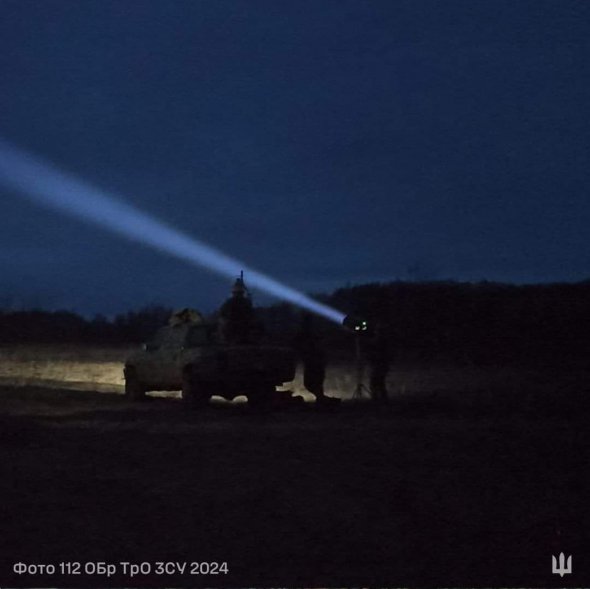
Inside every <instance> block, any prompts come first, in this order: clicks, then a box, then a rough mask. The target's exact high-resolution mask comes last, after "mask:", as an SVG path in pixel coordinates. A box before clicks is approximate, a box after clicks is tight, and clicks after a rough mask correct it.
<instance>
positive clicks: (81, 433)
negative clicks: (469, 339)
mask: <svg viewBox="0 0 590 589" xmlns="http://www.w3.org/2000/svg"><path fill="white" fill-rule="evenodd" d="M62 358H63V355H62ZM103 358H104V364H105V366H107V367H108V373H109V374H115V372H116V370H115V366H116V365H117V361H116V359H113V357H108V354H106V353H105V354H104V355H103ZM13 361H17V360H16V359H15V358H13ZM20 361H23V362H25V360H24V356H23V353H22V350H21V354H20ZM74 361H75V360H74V359H73V358H72V357H71V356H70V357H68V358H63V362H64V363H68V362H70V363H71V362H74ZM77 361H78V362H79V363H82V364H83V362H86V361H88V362H90V363H91V364H92V363H95V364H98V361H97V360H96V358H94V359H91V360H88V358H86V359H85V360H84V359H80V358H79V359H78V360H77ZM4 362H7V361H6V360H4ZM52 362H57V358H54V359H53V360H51V361H50V362H49V363H48V365H47V366H48V369H52V368H51V363H52ZM37 368H38V366H37ZM62 368H63V366H62ZM55 370H56V372H55V373H54V374H55V375H58V374H62V373H60V372H59V369H57V368H56V369H55ZM441 370H442V369H441ZM111 371H112V372H111ZM424 372H425V373H426V374H428V371H424ZM39 374H41V375H42V376H41V377H40V378H43V377H44V376H45V373H43V372H40V373H39ZM64 374H65V373H63V374H62V379H63V380H65V378H64ZM92 374H93V375H95V374H96V373H92ZM408 374H409V372H408ZM431 377H432V378H434V377H433V376H432V375H431ZM93 378H96V376H93ZM429 378H430V377H429ZM449 378H450V377H449ZM456 378H457V377H456ZM498 378H500V376H498ZM503 378H506V375H504V376H503ZM520 378H521V381H520V382H521V384H520V385H519V386H520V387H522V386H524V385H522V383H523V382H525V380H526V378H525V375H521V376H520ZM529 378H531V376H530V375H529ZM554 378H557V377H556V376H554ZM576 378H580V375H578V376H577V377H576ZM76 379H78V375H76ZM76 379H73V380H72V381H71V382H76V381H77V380H76ZM465 381H466V382H470V381H468V379H466V380H465ZM562 381H563V382H562V389H561V390H562V391H564V390H571V391H573V390H574V389H575V385H574V382H575V380H574V377H573V376H572V375H570V376H563V378H562ZM98 382H100V381H98ZM427 382H430V381H427ZM456 382H460V379H457V380H456ZM505 382H506V381H505ZM515 382H516V381H515ZM555 382H557V381H554V383H555ZM577 382H578V388H579V389H580V390H582V389H583V384H581V382H582V381H580V380H578V381H577ZM586 382H587V381H586ZM539 383H541V379H540V376H538V375H537V377H536V380H532V381H531V382H530V383H529V387H528V391H529V392H531V391H536V390H538V389H539V386H540V384H539ZM106 384H109V383H106ZM110 384H120V383H110ZM435 384H436V383H435ZM484 384H485V383H484ZM446 386H447V385H445V387H443V386H440V387H435V386H434V385H433V386H432V390H431V391H430V392H428V391H427V388H428V387H425V386H424V385H423V389H422V392H424V395H422V396H421V395H420V394H418V393H417V392H416V393H415V394H410V393H408V390H407V389H406V391H405V392H404V393H402V392H401V391H399V394H397V395H394V398H393V402H392V403H391V404H390V405H389V406H387V407H384V408H383V407H378V408H377V407H373V406H372V405H370V404H367V403H344V404H342V406H341V407H340V408H338V409H337V410H335V411H330V412H320V411H317V410H316V409H315V407H314V406H313V404H305V405H303V406H299V407H295V408H293V409H292V410H290V411H287V410H284V411H279V412H275V413H272V414H264V415H262V414H257V413H254V412H253V411H251V410H250V409H249V407H248V406H247V405H245V404H237V405H231V404H222V403H213V404H212V405H211V406H210V407H209V408H206V409H205V410H203V411H201V412H193V413H187V412H186V411H185V410H184V408H183V406H182V404H181V403H180V402H179V401H178V400H177V399H174V398H155V399H153V400H151V401H148V402H146V403H143V404H139V405H131V404H129V403H128V402H127V401H126V400H125V399H124V398H123V397H122V396H121V395H120V394H116V393H108V392H101V393H98V392H93V391H91V390H79V389H75V388H63V387H62V388H55V387H51V388H50V387H39V386H37V387H34V386H31V385H27V386H3V387H0V465H1V468H2V476H1V478H0V497H1V499H2V500H1V502H0V518H1V521H2V526H1V527H2V534H0V583H1V584H2V585H3V586H6V585H17V584H18V585H25V586H26V585H28V586H47V585H49V584H51V585H53V586H56V585H58V584H64V583H66V582H67V583H68V584H69V585H71V586H87V585H96V586H106V585H119V586H140V585H143V586H146V585H154V586H157V585H159V586H180V585H192V586H209V587H210V586H220V585H233V586H236V585H242V586H245V585H249V586H254V585H261V584H266V585H274V586H281V585H282V586H285V585H291V586H295V585H298V586H303V585H307V586H314V585H315V586H336V585H339V586H346V585H348V586H350V585H357V586H361V585H364V586H367V585H397V586H400V585H417V584H431V585H432V584H438V585H445V586H451V585H456V586H458V585H469V586H481V585H484V584H487V585H488V586H490V585H496V586H499V585H504V586H506V585H512V586H547V585H555V586H559V585H562V582H561V580H560V578H559V577H556V576H554V575H551V570H550V568H551V562H550V559H551V555H552V554H556V553H558V552H560V551H564V552H565V553H566V554H573V555H574V567H576V568H575V571H576V573H575V575H572V577H571V585H577V586H581V585H582V584H583V580H586V581H588V580H589V578H588V577H589V576H588V568H587V566H588V560H587V554H588V550H587V548H588V544H587V542H586V533H587V532H586V531H587V529H588V527H587V524H588V521H587V519H586V518H587V515H586V503H587V496H588V488H587V485H586V482H585V476H584V471H585V469H586V468H587V464H588V428H587V426H586V420H587V414H583V413H580V412H578V413H572V412H562V413H559V412H551V411H541V412H537V411H535V409H536V406H535V405H534V404H533V405H532V406H531V405H529V406H527V405H526V404H525V405H521V406H519V407H518V409H519V410H518V411H508V410H502V411H500V410H496V411H490V408H491V407H490V405H489V404H485V403H484V404H483V405H482V406H481V407H480V409H481V410H479V411H477V410H476V408H477V404H472V405H469V404H467V405H460V404H459V405H458V404H457V402H456V400H454V398H453V397H452V396H448V395H445V394H443V392H440V393H439V394H437V393H436V390H437V389H439V390H440V391H444V390H446ZM448 386H450V385H448ZM477 386H480V385H479V384H478V385H477ZM495 386H496V385H495ZM497 386H499V383H497ZM546 386H547V389H548V388H549V385H546ZM553 386H556V385H555V384H554V385H553ZM473 387H474V388H473V389H472V393H473V394H476V391H477V390H478V389H477V387H476V386H475V385H473ZM568 387H569V388H568ZM489 390H491V391H492V393H489V395H491V397H490V398H492V397H494V395H495V394H496V393H494V391H495V389H493V388H491V389H489ZM496 392H497V391H496ZM522 392H524V393H526V392H527V390H526V389H522ZM514 393H515V391H514V390H512V391H511V394H514ZM482 394H483V393H482ZM531 395H532V393H531V394H530V395H529V396H531ZM525 397H526V395H525ZM481 398H482V399H483V397H481ZM496 398H498V397H496ZM512 408H513V407H512ZM584 559H586V561H585V562H584ZM163 560H174V561H189V562H192V561H201V562H202V561H209V562H210V561H218V562H219V561H227V562H228V566H229V571H230V572H229V574H228V575H227V576H225V575H222V576H217V577H211V576H200V577H194V576H190V575H189V576H187V575H186V574H185V575H184V576H182V575H181V576H176V577H174V576H166V577H154V575H151V576H147V577H142V576H138V577H135V578H133V579H130V578H129V577H125V576H118V577H113V578H111V579H108V580H107V579H105V578H104V577H102V578H101V577H96V576H95V577H87V576H82V577H76V576H74V577H70V578H69V579H61V580H60V583H57V581H56V578H49V577H26V576H22V577H18V578H16V577H14V576H11V575H10V569H11V566H12V564H13V563H14V562H17V561H22V562H27V563H59V562H62V561H81V562H86V561H107V562H114V563H119V562H121V561H130V562H156V561H163ZM566 579H568V578H567V577H566Z"/></svg>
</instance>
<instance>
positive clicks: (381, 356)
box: [365, 323, 391, 403]
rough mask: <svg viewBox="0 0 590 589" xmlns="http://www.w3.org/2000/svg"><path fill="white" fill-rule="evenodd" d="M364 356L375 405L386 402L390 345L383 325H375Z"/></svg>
mask: <svg viewBox="0 0 590 589" xmlns="http://www.w3.org/2000/svg"><path fill="white" fill-rule="evenodd" d="M365 355H366V359H367V363H368V365H369V370H370V374H369V390H370V391H371V394H372V398H373V400H374V401H375V402H377V403H386V402H387V400H388V392H387V384H386V381H387V374H388V373H389V367H390V364H391V345H390V338H389V334H388V330H387V327H386V326H385V325H384V324H383V323H377V324H376V325H375V329H374V332H373V334H372V337H371V339H370V340H369V341H368V342H367V344H366V347H365Z"/></svg>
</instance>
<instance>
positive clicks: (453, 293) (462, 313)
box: [0, 281, 590, 364]
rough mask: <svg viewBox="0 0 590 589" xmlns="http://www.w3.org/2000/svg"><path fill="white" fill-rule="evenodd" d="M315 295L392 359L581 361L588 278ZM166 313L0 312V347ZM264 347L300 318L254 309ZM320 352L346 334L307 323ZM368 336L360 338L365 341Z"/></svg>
mask: <svg viewBox="0 0 590 589" xmlns="http://www.w3.org/2000/svg"><path fill="white" fill-rule="evenodd" d="M316 298H318V299H320V300H321V301H322V302H324V303H326V304H328V305H331V306H333V307H335V308H336V309H339V310H341V311H343V312H344V313H350V314H355V315H358V316H360V317H363V318H366V319H367V320H368V322H369V325H371V324H372V325H374V324H375V323H376V322H380V323H382V324H383V325H384V327H385V329H386V331H387V333H388V335H389V341H390V350H391V354H392V356H395V358H394V359H397V360H402V361H420V362H421V361H431V362H433V361H441V362H447V361H452V362H459V363H473V364H508V363H527V362H540V361H541V362H554V361H555V362H559V363H564V362H566V363H570V362H572V363H580V362H582V363H585V362H588V359H589V358H590V281H585V282H580V283H575V284H543V285H539V284H537V285H523V286H516V285H510V284H498V283H489V282H481V283H459V282H422V283H416V282H391V283H384V284H366V285H359V286H353V287H347V288H341V289H339V290H337V291H335V292H334V293H332V294H330V295H320V296H317V297H316ZM171 312H172V310H171V309H169V308H166V307H162V306H157V305H152V306H149V307H146V308H144V309H140V310H138V311H129V312H127V313H124V314H120V315H117V316H116V317H114V318H112V319H107V318H105V317H102V316H96V317H94V318H93V319H85V318H84V317H81V316H80V315H77V314H75V313H72V312H67V311H57V312H48V311H42V310H31V311H17V312H7V311H4V312H2V311H0V343H4V344H7V343H92V344H133V343H140V342H143V341H146V340H147V339H149V338H150V337H151V336H152V334H153V333H154V331H155V330H156V329H158V327H160V326H162V325H165V324H166V323H167V321H168V318H169V316H170V314H171ZM257 313H258V315H259V318H260V319H261V321H262V323H263V324H264V326H265V329H266V338H267V340H268V341H270V342H273V343H277V344H287V345H288V344H289V343H290V341H291V340H292V338H293V336H294V334H295V332H296V331H297V328H298V325H299V322H300V320H301V315H302V312H301V311H299V310H298V309H295V308H293V307H291V306H289V305H286V304H276V305H272V306H267V307H259V308H257ZM315 325H316V330H317V331H318V333H319V335H321V337H322V340H323V341H324V343H325V346H326V348H327V350H328V352H329V353H330V354H332V355H333V356H350V354H352V353H353V350H354V337H353V336H352V334H350V333H346V332H345V331H344V330H342V329H341V328H340V327H338V326H336V325H335V324H333V323H329V322H327V321H324V320H321V319H317V320H316V323H315ZM368 337H370V336H368Z"/></svg>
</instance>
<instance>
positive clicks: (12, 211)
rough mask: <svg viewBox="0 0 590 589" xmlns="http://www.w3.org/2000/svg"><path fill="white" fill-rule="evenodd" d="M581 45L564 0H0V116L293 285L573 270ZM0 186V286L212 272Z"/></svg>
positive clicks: (40, 287)
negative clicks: (39, 205)
mask: <svg viewBox="0 0 590 589" xmlns="http://www.w3.org/2000/svg"><path fill="white" fill-rule="evenodd" d="M589 57H590V3H589V2H585V1H583V0H580V1H567V0H551V1H543V0H530V1H524V0H523V1H518V0H506V1H500V0H480V1H478V0H465V1H452V0H447V1H444V2H442V1H435V0H422V1H420V0H408V1H396V0H386V1H384V2H378V1H373V2H370V1H360V0H359V1H346V0H338V1H334V2H333V1H328V0H313V1H304V0H297V1H295V0H293V1H292V2H277V1H276V0H269V1H262V0H248V1H243V2H242V1H224V0H211V1H196V0H190V1H186V2H180V1H176V2H175V1H171V0H165V1H164V0H158V1H150V0H142V1H139V0H137V1H135V0H134V1H131V0H116V1H109V0H85V1H80V0H72V1H68V0H59V1H53V0H38V1H31V0H14V1H13V0H0V136H1V137H2V138H4V139H6V140H9V141H12V142H14V143H15V144H16V145H18V146H19V147H21V148H24V149H28V150H32V151H33V152H35V153H37V154H39V155H42V156H43V157H46V158H48V159H50V160H51V161H53V162H54V163H55V164H57V165H59V166H60V167H63V168H64V169H66V170H69V171H72V172H75V173H76V174H78V175H80V176H82V177H84V178H86V179H88V180H89V181H91V182H93V183H95V184H97V185H98V186H101V187H103V188H105V189H109V190H114V191H116V192H117V193H119V194H124V195H126V197H127V198H128V200H129V201H131V202H133V203H134V204H136V205H138V206H140V207H142V208H143V209H145V210H146V211H148V212H151V213H153V214H155V215H157V216H159V217H161V218H162V219H164V220H166V221H167V222H169V223H171V224H173V225H175V226H177V227H178V228H180V229H182V230H184V231H186V232H188V233H191V234H193V235H195V236H197V237H199V238H200V239H203V240H205V241H208V242H210V243H211V244H213V245H215V246H217V247H219V248H221V249H223V250H224V251H226V252H227V253H229V254H232V255H236V256H238V257H241V258H243V259H244V260H246V261H248V262H250V263H251V264H252V265H253V266H255V267H258V268H259V269H260V270H263V271H266V272H268V273H270V274H273V275H274V276H276V277H277V278H279V279H282V280H285V281H286V282H287V283H288V284H290V285H291V286H294V287H297V288H301V289H304V290H307V291H311V292H318V291H325V290H331V289H333V288H335V287H338V286H340V285H344V284H346V283H358V282H368V281H377V280H378V281H385V280H393V279H396V278H402V279H404V278H411V279H446V278H454V279H458V280H481V279H488V280H501V281H513V282H546V281H561V280H566V281H575V280H582V279H587V278H589V277H590V241H589V239H588V227H589V226H590V194H589V190H588V186H589V180H590V161H589V155H590V59H589ZM0 198H1V202H2V213H3V214H2V215H1V217H0V275H1V276H2V284H1V288H0V305H2V304H4V305H6V304H8V303H11V302H12V303H13V304H14V303H16V304H26V305H31V304H35V305H42V306H46V307H49V308H57V307H66V308H70V309H74V310H79V311H83V312H85V313H91V312H96V311H102V312H106V313H112V312H115V311H120V310H123V309H126V308H130V307H137V306H139V305H143V304H146V303H149V302H152V301H154V302H161V303H164V304H170V305H174V306H179V305H191V306H196V307H203V308H205V309H207V310H210V309H212V308H213V307H214V306H215V305H217V304H218V303H219V302H221V299H222V298H223V297H224V296H225V295H226V292H227V289H228V283H227V281H225V280H223V279H220V278H217V277H214V276H212V275H210V274H207V273H206V272H204V271H200V270H198V269H194V268H191V267H188V266H186V265H185V264H183V263H182V262H179V261H176V260H174V259H171V258H168V257H166V256H164V255H162V254H159V253H157V252H154V251H151V250H149V249H147V248H144V247H142V246H139V245H136V244H131V243H128V242H126V241H124V240H123V239H120V238H118V237H113V236H112V235H109V234H107V233H104V232H102V231H101V230H99V229H96V228H93V227H90V226H85V225H82V224H79V223H78V222H77V221H74V220H71V219H67V218H65V217H63V218H62V217H60V216H57V215H56V214H54V213H51V212H49V211H45V210H42V209H38V208H35V207H34V205H32V204H30V203H28V202H26V201H23V200H20V199H19V198H18V197H17V196H16V195H15V194H12V193H10V192H8V191H6V190H2V191H0ZM258 300H259V301H260V300H264V299H262V298H261V297H259V298H258Z"/></svg>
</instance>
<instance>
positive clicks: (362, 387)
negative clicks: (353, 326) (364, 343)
mask: <svg viewBox="0 0 590 589" xmlns="http://www.w3.org/2000/svg"><path fill="white" fill-rule="evenodd" d="M355 369H356V386H355V389H354V393H353V394H352V398H353V399H362V398H363V396H364V393H366V394H367V395H368V396H369V399H371V398H372V397H373V393H372V392H371V389H369V387H368V386H367V385H366V384H365V383H364V379H365V360H364V358H363V355H362V353H361V335H360V333H357V334H356V338H355Z"/></svg>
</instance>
